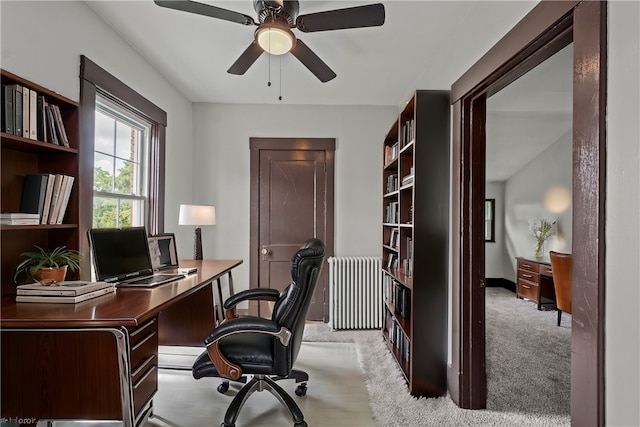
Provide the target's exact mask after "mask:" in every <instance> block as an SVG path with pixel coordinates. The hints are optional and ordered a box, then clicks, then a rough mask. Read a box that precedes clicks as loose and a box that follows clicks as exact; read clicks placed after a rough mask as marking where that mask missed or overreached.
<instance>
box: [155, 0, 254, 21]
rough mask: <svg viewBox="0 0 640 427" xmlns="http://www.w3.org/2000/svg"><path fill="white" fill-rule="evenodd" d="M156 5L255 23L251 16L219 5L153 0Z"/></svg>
mask: <svg viewBox="0 0 640 427" xmlns="http://www.w3.org/2000/svg"><path fill="white" fill-rule="evenodd" d="M153 1H154V3H155V4H157V5H158V6H162V7H166V8H168V9H175V10H181V11H183V12H189V13H195V14H198V15H204V16H210V17H212V18H218V19H224V20H225V21H231V22H237V23H238V24H243V25H256V23H255V21H254V20H253V18H252V17H250V16H248V15H245V14H242V13H239V12H233V11H231V10H227V9H223V8H221V7H216V6H211V5H208V4H203V3H198V2H195V1H189V0H173V1H172V0H153Z"/></svg>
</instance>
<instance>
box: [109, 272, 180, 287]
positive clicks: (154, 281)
mask: <svg viewBox="0 0 640 427" xmlns="http://www.w3.org/2000/svg"><path fill="white" fill-rule="evenodd" d="M183 277H184V274H158V275H155V276H147V277H143V278H142V279H138V280H133V281H131V282H125V283H122V284H121V285H122V286H155V285H162V284H164V283H169V282H173V281H175V280H179V279H182V278H183Z"/></svg>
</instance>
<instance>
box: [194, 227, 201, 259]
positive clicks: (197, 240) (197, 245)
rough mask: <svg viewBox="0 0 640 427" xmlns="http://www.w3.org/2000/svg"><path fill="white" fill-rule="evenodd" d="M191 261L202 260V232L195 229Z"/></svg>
mask: <svg viewBox="0 0 640 427" xmlns="http://www.w3.org/2000/svg"><path fill="white" fill-rule="evenodd" d="M193 259H195V260H201V259H202V230H201V229H200V227H196V229H195V234H194V241H193Z"/></svg>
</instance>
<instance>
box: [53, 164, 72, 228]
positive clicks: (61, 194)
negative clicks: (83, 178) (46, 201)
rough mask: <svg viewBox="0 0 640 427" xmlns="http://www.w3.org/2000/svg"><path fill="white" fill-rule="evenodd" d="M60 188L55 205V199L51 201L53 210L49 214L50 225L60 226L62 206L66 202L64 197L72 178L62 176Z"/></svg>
mask: <svg viewBox="0 0 640 427" xmlns="http://www.w3.org/2000/svg"><path fill="white" fill-rule="evenodd" d="M60 177H61V178H60V188H59V189H58V192H57V195H56V198H55V199H56V200H55V203H53V199H52V200H51V210H50V212H49V224H59V223H58V217H59V216H60V210H61V209H62V204H63V202H64V195H65V192H66V191H67V185H68V183H69V178H71V177H70V176H67V175H60ZM54 191H55V190H54Z"/></svg>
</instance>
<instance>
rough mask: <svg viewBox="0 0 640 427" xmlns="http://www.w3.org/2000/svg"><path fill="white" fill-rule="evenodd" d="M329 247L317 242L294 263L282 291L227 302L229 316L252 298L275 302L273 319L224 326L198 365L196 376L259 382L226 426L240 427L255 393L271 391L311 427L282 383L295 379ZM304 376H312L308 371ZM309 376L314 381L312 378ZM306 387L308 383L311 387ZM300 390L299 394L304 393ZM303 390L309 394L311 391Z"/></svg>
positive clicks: (233, 408) (300, 426)
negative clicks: (307, 320)
mask: <svg viewBox="0 0 640 427" xmlns="http://www.w3.org/2000/svg"><path fill="white" fill-rule="evenodd" d="M324 252H325V247H324V243H322V241H320V240H318V239H311V240H309V241H308V242H306V243H305V244H304V245H303V247H302V248H301V249H300V250H298V252H296V254H295V255H294V256H293V258H292V259H291V277H292V279H293V282H292V283H291V284H290V285H289V286H288V287H287V288H286V289H285V290H284V291H282V292H279V291H277V290H276V289H249V290H246V291H242V292H239V293H237V294H235V295H233V296H232V297H230V298H229V299H227V301H225V304H224V306H225V309H226V310H227V317H232V313H233V308H234V307H235V305H237V304H238V303H239V302H241V301H245V300H249V299H260V300H265V299H266V300H272V301H275V304H274V308H273V313H272V316H271V318H270V319H265V318H259V317H232V318H228V319H227V320H225V321H224V322H222V323H221V324H220V325H218V327H216V328H215V329H214V330H213V332H211V334H209V336H207V337H206V338H205V340H204V343H205V345H206V346H207V351H205V352H204V353H202V354H201V355H200V356H199V357H198V358H197V359H196V361H195V362H194V364H193V369H192V372H193V377H194V378H196V379H200V378H203V377H223V378H229V379H231V380H238V379H240V378H241V377H242V376H243V375H253V378H252V379H251V380H249V381H248V382H247V384H246V385H245V386H243V387H242V389H241V390H240V391H238V394H237V395H236V396H235V397H234V399H233V401H232V402H231V404H230V405H229V408H228V409H227V412H226V414H225V417H224V422H223V423H222V424H221V427H234V426H235V422H236V420H237V418H238V415H239V414H240V410H241V409H242V406H243V405H244V403H245V402H246V401H247V399H248V398H249V396H250V395H251V394H252V393H253V392H255V391H262V390H268V391H269V392H271V394H273V395H274V396H275V397H276V398H277V399H278V400H279V401H280V402H281V403H283V404H284V405H285V406H287V408H288V409H289V411H290V412H291V415H292V417H293V421H294V426H295V427H306V426H307V423H306V422H305V421H304V416H303V414H302V411H300V408H299V407H298V405H297V404H296V403H295V401H294V400H293V398H292V397H291V396H289V394H287V392H285V391H284V390H283V389H282V388H281V387H280V386H279V385H278V384H276V382H275V381H276V380H278V379H284V378H295V379H296V380H298V379H297V377H296V372H297V373H301V371H294V369H293V364H294V363H295V361H296V358H297V356H298V352H299V350H300V345H301V344H302V333H303V331H304V325H305V318H306V316H307V311H308V309H309V305H310V303H311V297H312V295H313V291H314V289H315V286H316V281H317V279H318V276H319V275H320V271H321V269H322V265H323V263H324ZM301 374H303V375H302V376H303V377H304V376H306V374H305V373H304V372H302V373H301ZM307 378H308V377H307ZM305 387H306V385H305ZM298 390H300V388H298V389H297V390H296V394H298V395H303V394H304V393H299V392H298ZM303 390H305V391H306V388H304V389H303Z"/></svg>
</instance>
